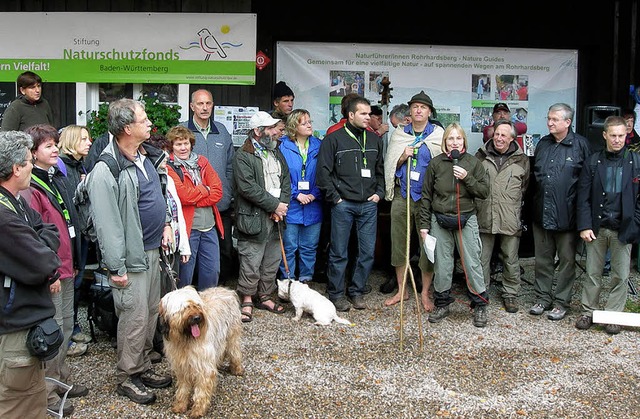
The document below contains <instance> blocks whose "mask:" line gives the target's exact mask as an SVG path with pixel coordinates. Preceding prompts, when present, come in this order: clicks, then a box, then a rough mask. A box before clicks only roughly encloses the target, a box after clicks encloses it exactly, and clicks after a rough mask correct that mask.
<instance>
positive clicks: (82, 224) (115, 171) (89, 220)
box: [73, 153, 120, 242]
mask: <svg viewBox="0 0 640 419" xmlns="http://www.w3.org/2000/svg"><path fill="white" fill-rule="evenodd" d="M97 161H103V162H105V163H106V164H107V166H109V170H110V171H111V174H112V175H113V177H114V178H115V179H116V182H117V181H118V178H119V177H120V166H118V162H117V161H116V159H115V157H113V156H112V155H111V154H108V153H102V154H100V157H98V160H97ZM92 174H93V171H91V172H89V174H88V175H87V176H86V177H85V178H84V179H83V180H82V181H81V182H80V183H79V184H78V186H77V187H76V192H75V195H74V197H73V203H74V204H76V209H77V212H78V226H79V228H80V232H81V233H82V234H83V235H84V236H85V237H87V238H88V239H89V240H91V241H92V242H96V241H97V240H98V236H97V234H96V229H95V226H94V225H93V215H92V211H91V201H90V200H89V193H88V192H87V183H88V182H90V179H91V175H92Z"/></svg>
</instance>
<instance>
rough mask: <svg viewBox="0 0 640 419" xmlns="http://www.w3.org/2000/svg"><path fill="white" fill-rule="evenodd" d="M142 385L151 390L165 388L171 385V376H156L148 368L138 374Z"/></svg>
mask: <svg viewBox="0 0 640 419" xmlns="http://www.w3.org/2000/svg"><path fill="white" fill-rule="evenodd" d="M140 380H141V381H142V384H144V385H145V386H147V387H151V388H165V387H169V386H170V385H171V381H172V380H171V376H169V375H160V374H156V372H155V371H154V370H152V369H151V368H149V369H148V370H146V371H145V372H143V373H142V374H140Z"/></svg>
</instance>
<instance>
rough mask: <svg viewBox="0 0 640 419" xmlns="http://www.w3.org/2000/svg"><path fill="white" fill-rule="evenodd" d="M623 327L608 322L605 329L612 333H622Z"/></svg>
mask: <svg viewBox="0 0 640 419" xmlns="http://www.w3.org/2000/svg"><path fill="white" fill-rule="evenodd" d="M621 329H622V328H621V327H620V325H619V324H607V325H605V327H604V331H605V332H607V333H608V334H610V335H617V334H618V333H620V330H621Z"/></svg>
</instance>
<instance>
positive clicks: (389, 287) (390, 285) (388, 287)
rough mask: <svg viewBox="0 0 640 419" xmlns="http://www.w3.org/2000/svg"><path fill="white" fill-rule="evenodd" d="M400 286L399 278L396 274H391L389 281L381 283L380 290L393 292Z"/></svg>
mask: <svg viewBox="0 0 640 419" xmlns="http://www.w3.org/2000/svg"><path fill="white" fill-rule="evenodd" d="M397 287H398V280H397V279H396V276H395V274H393V275H389V277H388V278H387V281H386V282H385V283H384V284H382V285H380V292H381V293H382V294H391V293H392V292H393V291H394V290H395V289H396V288H397Z"/></svg>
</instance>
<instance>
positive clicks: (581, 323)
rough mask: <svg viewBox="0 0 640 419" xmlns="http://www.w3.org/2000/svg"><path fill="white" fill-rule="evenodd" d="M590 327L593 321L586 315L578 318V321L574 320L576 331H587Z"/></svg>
mask: <svg viewBox="0 0 640 419" xmlns="http://www.w3.org/2000/svg"><path fill="white" fill-rule="evenodd" d="M592 325H593V319H591V316H587V315H586V314H583V315H582V316H580V317H578V320H576V329H580V330H587V329H588V328H590V327H591V326H592Z"/></svg>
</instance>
